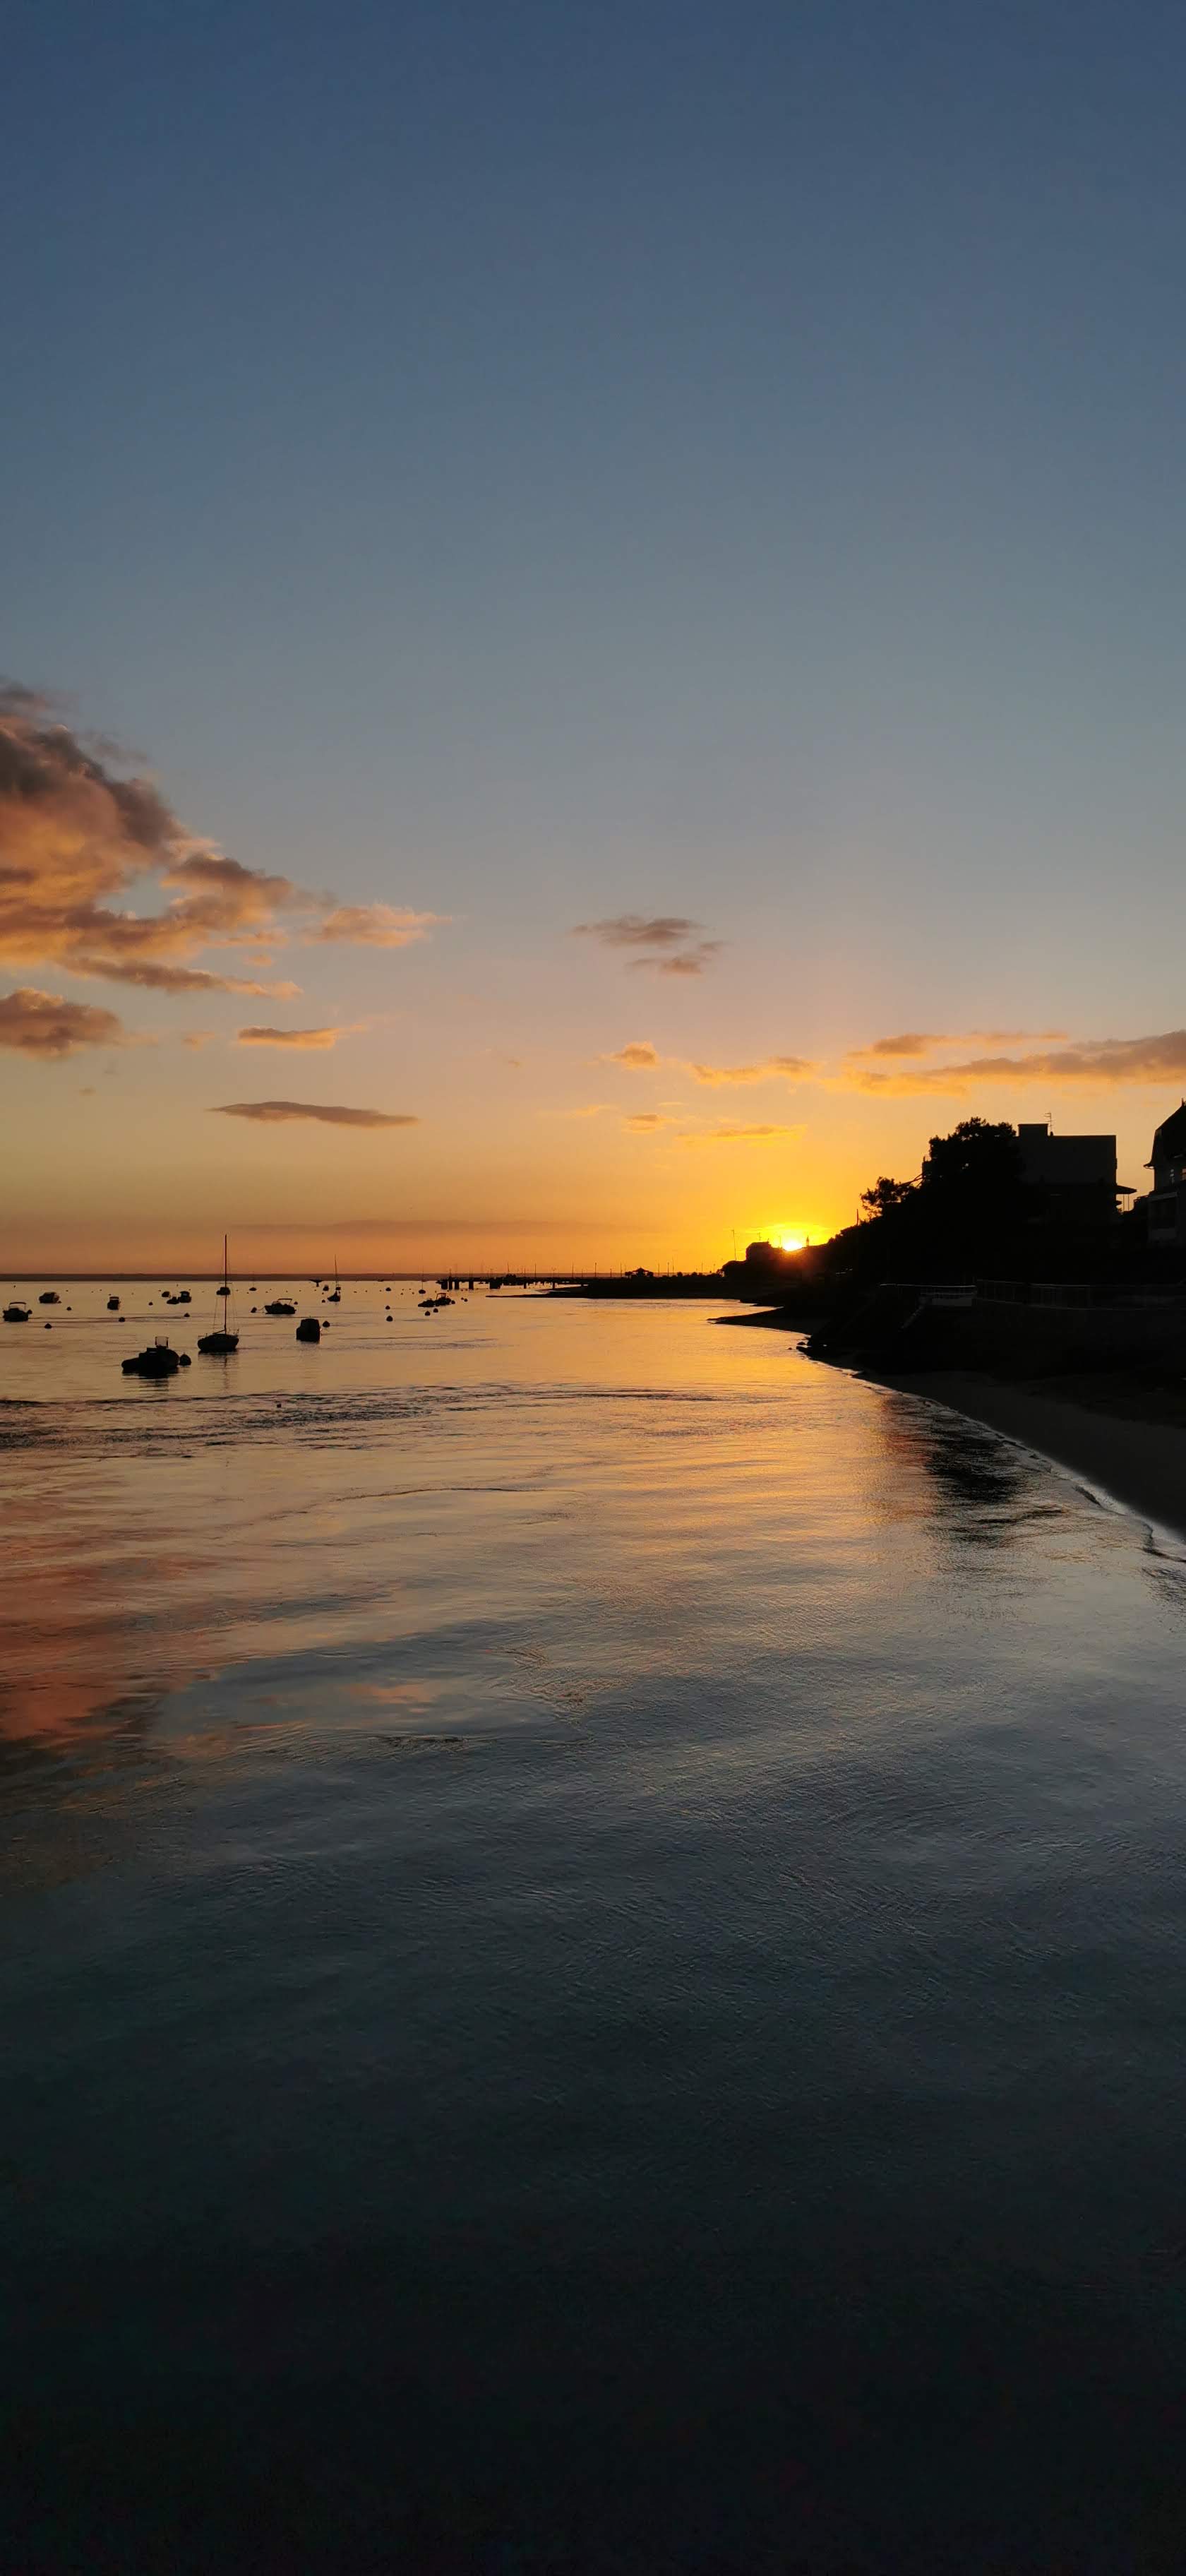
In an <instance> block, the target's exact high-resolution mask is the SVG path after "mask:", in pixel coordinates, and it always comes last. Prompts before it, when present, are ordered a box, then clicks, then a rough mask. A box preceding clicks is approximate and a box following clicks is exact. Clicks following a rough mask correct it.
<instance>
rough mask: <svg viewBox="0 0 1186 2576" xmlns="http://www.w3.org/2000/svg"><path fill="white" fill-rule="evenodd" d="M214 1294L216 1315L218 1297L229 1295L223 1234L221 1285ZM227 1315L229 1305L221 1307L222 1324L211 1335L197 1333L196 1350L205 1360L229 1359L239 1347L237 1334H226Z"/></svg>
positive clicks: (229, 1284) (225, 1243)
mask: <svg viewBox="0 0 1186 2576" xmlns="http://www.w3.org/2000/svg"><path fill="white" fill-rule="evenodd" d="M214 1293H215V1306H214V1312H215V1314H216V1315H217V1313H218V1302H217V1301H218V1299H219V1298H220V1297H226V1298H229V1296H230V1293H231V1280H230V1271H229V1269H228V1267H227V1242H226V1236H225V1234H224V1236H223V1238H222V1284H221V1286H220V1287H218V1288H217V1289H216V1290H215V1292H214ZM229 1313H230V1307H229V1305H225V1306H224V1307H223V1310H222V1323H221V1325H219V1324H216V1325H215V1328H214V1331H213V1332H212V1333H199V1335H198V1349H199V1350H200V1351H204V1352H205V1353H206V1356H207V1358H208V1359H214V1360H223V1359H229V1358H230V1355H231V1352H232V1351H237V1350H238V1347H239V1336H238V1334H237V1333H228V1331H227V1329H226V1319H227V1316H228V1315H229Z"/></svg>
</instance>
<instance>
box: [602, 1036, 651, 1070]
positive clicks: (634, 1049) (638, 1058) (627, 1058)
mask: <svg viewBox="0 0 1186 2576" xmlns="http://www.w3.org/2000/svg"><path fill="white" fill-rule="evenodd" d="M603 1061H604V1062H605V1063H606V1064H621V1065H624V1066H625V1068H626V1071H627V1073H654V1072H656V1071H657V1069H658V1067H659V1065H660V1064H661V1063H662V1061H663V1059H662V1056H661V1055H660V1053H659V1050H658V1048H657V1047H653V1046H652V1045H651V1042H650V1039H649V1038H636V1039H635V1040H634V1041H633V1042H632V1044H631V1045H630V1046H624V1047H618V1049H617V1050H616V1052H615V1053H614V1054H613V1055H607V1056H606V1057H605V1058H604V1059H603Z"/></svg>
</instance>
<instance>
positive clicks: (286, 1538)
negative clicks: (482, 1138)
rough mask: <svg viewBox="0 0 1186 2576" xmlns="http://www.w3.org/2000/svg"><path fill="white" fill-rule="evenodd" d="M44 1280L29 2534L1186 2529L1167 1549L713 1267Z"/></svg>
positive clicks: (24, 2110) (8, 2466) (1111, 2551)
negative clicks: (223, 1306) (289, 1279)
mask: <svg viewBox="0 0 1186 2576" xmlns="http://www.w3.org/2000/svg"><path fill="white" fill-rule="evenodd" d="M70 1297H71V1302H72V1305H73V1308H74V1312H73V1314H72V1315H70V1316H66V1315H64V1314H63V1315H62V1316H61V1317H60V1318H59V1319H58V1320H57V1321H56V1323H55V1331H54V1335H53V1338H52V1339H51V1338H50V1337H48V1336H43V1335H42V1334H41V1333H40V1331H39V1330H38V1327H37V1325H36V1323H35V1324H34V1326H33V1327H31V1328H29V1329H28V1330H27V1331H17V1330H13V1329H11V1328H10V1330H9V1334H8V1337H7V1339H5V1340H4V1341H2V1342H0V1391H2V1392H3V1393H4V1395H5V1396H6V1397H7V1398H8V1399H10V1400H9V1401H8V1402H7V1403H6V1404H5V1405H4V1407H3V1408H2V1409H0V1503H2V1507H3V1528H4V1555H3V1607H2V1617H3V1625H4V1636H3V1648H4V1659H3V1670H4V1687H5V1702H4V1718H3V1725H4V1734H3V1739H2V1742H0V1792H2V1798H3V1819H4V1843H5V1851H6V1903H5V1906H4V1909H3V1912H2V1913H0V1928H2V1933H3V1941H4V1965H3V1979H2V1999H0V2010H2V2034H0V2035H2V2038H3V2044H4V2061H3V2062H4V2067H5V2075H6V2087H5V2110H4V2123H3V2136H2V2138H0V2154H2V2163H0V2203H2V2211H3V2224H4V2235H5V2251H4V2278H5V2304H4V2317H3V2357H4V2370H5V2380H6V2389H7V2399H8V2404H7V2410H6V2411H7V2443H6V2450H5V2457H4V2466H3V2470H2V2472H0V2494H2V2519H3V2531H4V2546H3V2549H2V2551H0V2559H2V2563H3V2564H4V2566H5V2567H6V2568H7V2567H13V2568H16V2569H19V2570H21V2571H22V2576H23V2571H36V2570H55V2571H56V2570H59V2569H67V2568H68V2569H71V2570H73V2569H77V2570H79V2571H88V2576H89V2571H92V2570H103V2571H107V2570H118V2571H120V2576H140V2571H154V2576H155V2571H157V2570H160V2571H166V2570H168V2571H173V2570H212V2571H213V2570H223V2569H234V2570H239V2569H246V2568H252V2569H255V2568H259V2569H263V2570H272V2569H278V2570H293V2571H296V2570H303V2569H307V2568H308V2569H321V2568H326V2567H334V2568H344V2569H347V2570H352V2571H353V2570H359V2571H364V2570H372V2569H375V2570H378V2569H388V2568H390V2569H401V2570H402V2569H407V2570H420V2569H424V2570H428V2571H443V2576H456V2572H457V2571H471V2570H472V2571H475V2576H542V2571H551V2570H557V2571H574V2576H575V2572H576V2571H580V2572H581V2576H583V2571H592V2576H609V2571H664V2570H669V2569H671V2570H675V2569H678V2570H684V2569H689V2570H703V2571H710V2570H734V2569H736V2570H747V2571H748V2570H755V2571H763V2570H767V2569H771V2570H773V2569H782V2568H791V2569H800V2568H802V2569H808V2570H813V2571H814V2570H840V2569H855V2570H864V2569H870V2570H877V2569H882V2568H895V2569H896V2568H902V2569H916V2568H917V2569H924V2570H930V2569H952V2570H963V2569H993V2570H999V2571H1001V2576H1013V2571H1019V2570H1028V2569H1035V2570H1037V2569H1052V2570H1059V2571H1072V2570H1080V2569H1083V2570H1100V2571H1105V2570H1106V2571H1108V2576H1114V2571H1125V2570H1134V2571H1137V2570H1144V2569H1147V2568H1161V2567H1165V2568H1167V2569H1168V2568H1174V2567H1178V2566H1181V2565H1182V2564H1183V2562H1184V2559H1186V2503H1184V2498H1183V2459H1184V2456H1186V2157H1184V2144H1186V2137H1184V2131H1186V1742H1184V1737H1183V1688H1182V1679H1183V1646H1184V1642H1186V1564H1184V1562H1183V1559H1182V1555H1181V1552H1180V1551H1179V1550H1178V1549H1177V1548H1175V1546H1174V1545H1173V1544H1172V1543H1170V1542H1162V1541H1159V1540H1158V1539H1157V1538H1156V1537H1155V1536H1154V1535H1153V1534H1151V1533H1150V1532H1148V1531H1147V1530H1146V1529H1144V1528H1143V1527H1142V1526H1141V1525H1140V1524H1139V1523H1138V1522H1136V1521H1135V1520H1133V1519H1131V1518H1128V1517H1127V1516H1125V1515H1123V1514H1120V1513H1118V1512H1111V1511H1109V1510H1108V1509H1107V1508H1106V1507H1105V1506H1102V1505H1101V1504H1100V1503H1099V1502H1098V1501H1094V1500H1092V1499H1091V1498H1089V1497H1087V1496H1085V1495H1084V1494H1082V1493H1081V1492H1079V1491H1078V1490H1077V1489H1076V1488H1075V1487H1074V1485H1073V1484H1071V1483H1070V1482H1069V1481H1067V1480H1065V1479H1064V1478H1062V1477H1060V1476H1059V1475H1057V1474H1056V1473H1055V1472H1054V1471H1053V1470H1051V1469H1047V1468H1045V1467H1043V1466H1042V1465H1041V1464H1039V1463H1038V1462H1036V1461H1033V1460H1028V1459H1026V1458H1024V1457H1023V1456H1021V1455H1020V1454H1019V1453H1018V1452H1016V1451H1014V1450H1011V1449H1010V1448H1008V1447H1006V1446H1005V1445H1003V1444H1002V1443H1000V1442H998V1441H997V1440H995V1439H994V1438H993V1437H992V1436H991V1435H990V1434H988V1433H985V1432H981V1431H978V1430H977V1429H975V1428H973V1427H972V1426H971V1425H968V1424H964V1423H961V1422H960V1421H958V1420H957V1419H955V1418H954V1417H952V1416H950V1415H944V1414H943V1413H941V1412H939V1411H938V1410H937V1409H934V1408H932V1407H930V1406H928V1405H927V1404H926V1403H924V1402H921V1401H919V1400H917V1399H915V1398H909V1397H902V1396H895V1395H890V1394H886V1393H883V1392H882V1391H880V1390H878V1389H875V1388H871V1387H867V1386H864V1385H860V1384H857V1383H854V1382H853V1381H851V1380H849V1379H847V1378H844V1377H841V1376H838V1375H835V1374H832V1373H829V1372H827V1371H824V1370H820V1369H813V1368H812V1367H811V1366H810V1365H809V1364H808V1363H806V1362H804V1361H803V1360H801V1359H800V1358H799V1357H798V1356H797V1355H796V1354H795V1353H794V1352H793V1351H791V1350H789V1349H788V1348H787V1346H786V1344H785V1342H784V1341H783V1339H782V1337H780V1336H777V1335H773V1334H766V1333H761V1332H753V1331H751V1332H744V1331H724V1330H717V1329H714V1328H713V1327H712V1325H711V1324H710V1323H709V1322H708V1321H707V1319H706V1317H705V1314H704V1312H703V1311H702V1310H700V1309H694V1310H689V1309H688V1308H686V1307H675V1308H667V1309H647V1310H640V1309H637V1308H635V1309H630V1308H627V1309H621V1308H619V1309H617V1310H613V1309H609V1310H607V1309H603V1308H595V1309H592V1310H589V1309H583V1308H573V1307H568V1306H556V1305H540V1304H537V1303H528V1302H515V1303H512V1304H507V1305H506V1306H504V1307H502V1308H500V1307H499V1304H498V1301H497V1300H489V1301H487V1300H480V1299H477V1298H475V1299H474V1300H472V1301H471V1302H470V1303H468V1304H466V1305H462V1306H458V1307H457V1308H455V1309H453V1310H452V1312H451V1313H448V1314H447V1315H445V1316H442V1317H441V1318H439V1319H437V1320H436V1321H435V1322H433V1323H432V1324H430V1325H426V1324H424V1323H422V1322H421V1321H420V1319H419V1317H418V1315H416V1313H415V1310H414V1304H413V1300H412V1299H411V1298H410V1297H409V1296H408V1295H407V1294H406V1293H405V1294H402V1295H401V1294H400V1293H399V1292H398V1291H397V1295H396V1299H395V1300H394V1301H393V1311H394V1313H395V1316H396V1321H395V1322H394V1323H393V1324H392V1325H391V1326H386V1325H385V1324H384V1322H383V1311H384V1310H383V1303H382V1300H381V1299H380V1300H377V1299H376V1295H375V1292H374V1291H371V1290H361V1289H358V1290H353V1291H349V1292H347V1295H346V1297H345V1298H344V1301H343V1308H342V1310H341V1313H340V1315H339V1318H338V1321H337V1322H336V1323H335V1326H334V1329H333V1332H332V1333H331V1335H330V1336H329V1337H328V1339H327V1341H326V1342H324V1343H323V1344H322V1346H321V1348H320V1349H319V1350H315V1351H312V1352H309V1351H298V1350H297V1349H296V1347H295V1346H294V1344H293V1342H292V1340H291V1332H292V1327H291V1325H286V1324H277V1325H275V1326H272V1327H269V1326H267V1325H265V1324H264V1322H263V1319H262V1318H260V1319H259V1320H258V1321H256V1322H249V1323H248V1324H247V1326H246V1328H245V1332H244V1342H243V1346H242V1349H241V1351H240V1354H239V1357H238V1359H237V1360H236V1361H235V1362H233V1363H231V1364H229V1366H227V1367H225V1368H223V1367H221V1366H219V1365H218V1364H207V1365H205V1366H204V1365H203V1364H201V1363H198V1362H195V1365H194V1367H193V1369H192V1370H190V1371H189V1373H188V1375H187V1377H186V1378H185V1379H182V1380H179V1381H176V1382H175V1383H173V1384H172V1385H169V1386H166V1387H163V1388H152V1387H139V1386H136V1385H131V1386H129V1385H127V1384H125V1382H124V1381H123V1380H122V1379H121V1377H120V1375H119V1371H118V1365H117V1362H118V1358H119V1356H120V1355H121V1352H122V1351H124V1350H126V1348H127V1347H128V1344H129V1335H130V1333H131V1331H132V1330H133V1327H129V1328H127V1329H126V1330H117V1328H116V1326H115V1325H114V1323H109V1322H108V1321H107V1318H106V1317H105V1315H102V1314H101V1312H100V1309H101V1306H102V1299H101V1298H100V1297H99V1296H98V1294H97V1292H95V1291H82V1290H74V1291H72V1292H70ZM137 1302H139V1303H141V1304H142V1302H143V1299H142V1296H141V1297H140V1298H139V1300H138V1301H137ZM35 1312H36V1310H35ZM173 1320H174V1321H175V1320H176V1319H173ZM204 1321H205V1318H204V1317H202V1318H200V1319H199V1323H204ZM198 1328H199V1326H198V1325H194V1326H191V1327H190V1328H189V1332H188V1336H187V1335H186V1334H182V1335H180V1336H178V1335H176V1334H175V1338H180V1339H182V1340H184V1339H186V1338H187V1337H188V1338H189V1341H190V1346H191V1347H193V1334H194V1331H195V1330H196V1329H198Z"/></svg>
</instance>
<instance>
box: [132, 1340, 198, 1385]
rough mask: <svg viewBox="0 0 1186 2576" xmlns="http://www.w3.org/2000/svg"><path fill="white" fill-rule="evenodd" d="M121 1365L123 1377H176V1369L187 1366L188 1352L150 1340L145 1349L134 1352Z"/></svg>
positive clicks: (165, 1343)
mask: <svg viewBox="0 0 1186 2576" xmlns="http://www.w3.org/2000/svg"><path fill="white" fill-rule="evenodd" d="M121 1366H122V1369H123V1373H124V1376H125V1377H176V1375H177V1371H178V1369H183V1368H188V1367H189V1352H188V1351H174V1350H170V1348H169V1344H168V1343H167V1342H150V1343H149V1345H148V1348H147V1350H144V1351H136V1352H134V1353H133V1355H132V1358H131V1359H130V1360H123V1361H122V1362H121Z"/></svg>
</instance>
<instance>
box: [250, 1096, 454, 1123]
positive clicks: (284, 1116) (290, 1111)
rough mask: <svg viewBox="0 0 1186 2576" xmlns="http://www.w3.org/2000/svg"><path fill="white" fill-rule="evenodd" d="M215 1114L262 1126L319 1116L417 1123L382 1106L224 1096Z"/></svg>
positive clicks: (335, 1120) (341, 1120)
mask: <svg viewBox="0 0 1186 2576" xmlns="http://www.w3.org/2000/svg"><path fill="white" fill-rule="evenodd" d="M211 1115H212V1116H213V1117H215V1118H254V1119H257V1120H258V1121H259V1124H260V1125H261V1126H264V1127H277V1126H280V1125H282V1124H283V1123H284V1122H285V1121H287V1120H288V1119H290V1118H314V1119H320V1120H321V1121H322V1122H323V1124H324V1125H325V1126H327V1127H418V1126H419V1124H420V1121H419V1119H418V1118H410V1117H407V1116H405V1115H404V1114H403V1113H402V1112H401V1113H394V1114H393V1113H392V1112H391V1111H389V1110H386V1109H339V1108H333V1107H329V1106H327V1105H326V1104H325V1103H324V1102H322V1101H319V1100H317V1101H314V1100H227V1101H224V1102H222V1104H221V1105H220V1106H219V1107H217V1108H215V1109H213V1110H212V1112H211Z"/></svg>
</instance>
